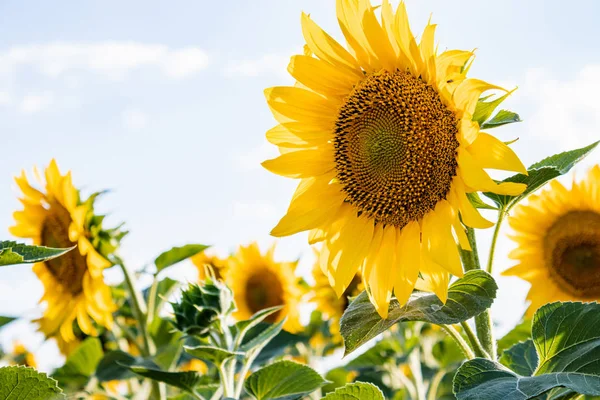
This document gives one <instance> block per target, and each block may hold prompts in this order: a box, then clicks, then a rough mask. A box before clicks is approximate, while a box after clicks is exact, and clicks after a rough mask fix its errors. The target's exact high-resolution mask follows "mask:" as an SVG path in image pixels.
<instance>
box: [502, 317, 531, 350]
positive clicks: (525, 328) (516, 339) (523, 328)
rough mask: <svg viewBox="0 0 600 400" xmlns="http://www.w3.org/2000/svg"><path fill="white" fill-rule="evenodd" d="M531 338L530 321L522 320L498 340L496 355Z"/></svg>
mask: <svg viewBox="0 0 600 400" xmlns="http://www.w3.org/2000/svg"><path fill="white" fill-rule="evenodd" d="M530 337H531V320H530V319H524V320H523V321H521V322H520V323H519V324H518V325H517V326H515V327H514V328H513V329H512V330H511V331H510V332H508V333H507V334H506V335H504V336H503V337H502V338H501V339H500V340H498V354H502V352H503V351H504V350H506V349H508V348H510V347H512V346H514V345H515V344H517V343H520V342H524V341H526V340H527V339H529V338H530Z"/></svg>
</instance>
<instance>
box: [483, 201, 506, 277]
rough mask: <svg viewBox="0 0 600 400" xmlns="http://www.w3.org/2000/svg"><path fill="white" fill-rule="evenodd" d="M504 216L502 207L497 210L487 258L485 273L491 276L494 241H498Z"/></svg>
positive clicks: (504, 212)
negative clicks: (496, 218) (496, 219)
mask: <svg viewBox="0 0 600 400" xmlns="http://www.w3.org/2000/svg"><path fill="white" fill-rule="evenodd" d="M505 214H506V210H505V209H504V207H502V208H500V210H498V222H496V226H495V227H494V235H493V236H492V244H491V245H490V256H489V257H488V263H487V269H486V271H487V272H488V273H489V274H491V273H492V270H493V268H494V253H495V252H496V241H497V240H498V234H499V233H500V227H501V226H502V221H504V216H505Z"/></svg>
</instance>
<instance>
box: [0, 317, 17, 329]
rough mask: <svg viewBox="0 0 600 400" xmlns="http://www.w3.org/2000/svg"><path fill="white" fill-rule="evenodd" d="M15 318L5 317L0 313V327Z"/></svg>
mask: <svg viewBox="0 0 600 400" xmlns="http://www.w3.org/2000/svg"><path fill="white" fill-rule="evenodd" d="M16 319H17V318H16V317H6V316H3V315H0V328H2V327H3V326H4V325H7V324H10V323H11V322H13V321H14V320H16Z"/></svg>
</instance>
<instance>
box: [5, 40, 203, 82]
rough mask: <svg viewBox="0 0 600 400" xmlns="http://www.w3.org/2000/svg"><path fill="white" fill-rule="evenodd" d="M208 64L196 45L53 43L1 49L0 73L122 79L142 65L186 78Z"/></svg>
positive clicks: (175, 77) (179, 77) (176, 76)
mask: <svg viewBox="0 0 600 400" xmlns="http://www.w3.org/2000/svg"><path fill="white" fill-rule="evenodd" d="M207 65H208V55H207V54H206V52H204V51H203V50H201V49H199V48H195V47H187V48H182V49H171V48H169V47H167V46H165V45H160V44H144V43H137V42H116V41H115V42H99V43H74V42H55V43H48V44H42V45H24V46H15V47H12V48H9V49H8V50H5V51H3V52H0V73H2V72H3V73H8V74H11V73H14V72H15V71H16V70H17V69H19V68H21V67H23V66H28V67H33V68H34V69H36V70H37V71H39V72H40V73H42V74H44V75H46V76H49V77H53V78H56V77H59V76H61V75H63V74H65V73H67V72H71V71H75V70H88V71H93V72H95V73H98V74H100V75H103V76H106V77H108V78H121V77H123V76H125V75H126V74H127V73H129V72H131V71H133V70H136V69H139V68H143V67H153V68H157V69H158V70H159V71H160V72H162V73H163V74H164V75H165V76H167V77H168V78H173V79H181V78H187V77H189V76H192V75H194V74H196V73H198V72H199V71H200V70H202V69H204V68H206V66H207Z"/></svg>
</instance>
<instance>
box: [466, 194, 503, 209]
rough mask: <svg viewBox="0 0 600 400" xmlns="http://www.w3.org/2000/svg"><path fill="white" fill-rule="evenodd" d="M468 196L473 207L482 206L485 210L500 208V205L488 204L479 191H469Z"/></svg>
mask: <svg viewBox="0 0 600 400" xmlns="http://www.w3.org/2000/svg"><path fill="white" fill-rule="evenodd" d="M467 198H468V199H469V201H470V202H471V204H472V205H473V207H476V208H481V209H484V210H497V209H498V207H492V206H490V205H489V204H487V203H486V202H485V201H483V200H482V199H481V197H479V193H477V192H473V193H467Z"/></svg>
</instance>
